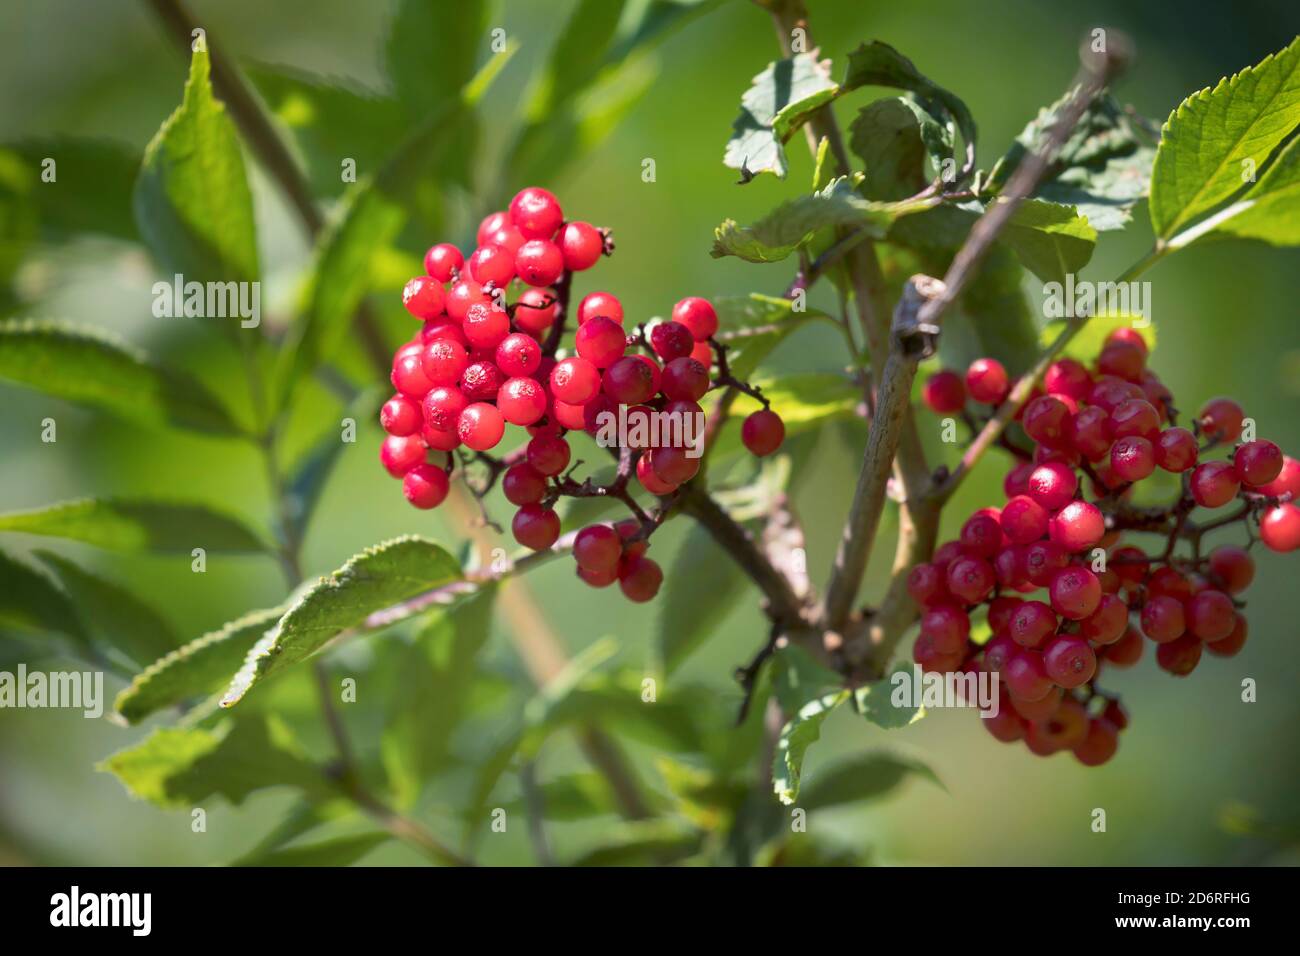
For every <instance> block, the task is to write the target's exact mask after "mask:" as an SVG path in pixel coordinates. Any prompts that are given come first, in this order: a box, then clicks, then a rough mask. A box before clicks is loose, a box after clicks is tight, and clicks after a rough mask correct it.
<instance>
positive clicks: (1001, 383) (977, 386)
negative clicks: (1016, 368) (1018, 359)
mask: <svg viewBox="0 0 1300 956" xmlns="http://www.w3.org/2000/svg"><path fill="white" fill-rule="evenodd" d="M1009 388H1010V382H1009V380H1008V379H1007V370H1006V369H1005V368H1004V367H1003V365H1002V363H1001V362H999V361H998V360H997V359H991V358H977V359H976V360H975V361H973V362H971V363H970V367H969V368H968V369H966V390H967V391H968V392H970V397H971V398H973V399H974V400H975V401H977V402H982V403H983V404H985V405H997V404H998V403H999V402H1001V401H1002V399H1004V398H1006V397H1007V391H1008V389H1009Z"/></svg>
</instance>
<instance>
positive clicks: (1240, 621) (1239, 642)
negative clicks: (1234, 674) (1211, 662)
mask: <svg viewBox="0 0 1300 956" xmlns="http://www.w3.org/2000/svg"><path fill="white" fill-rule="evenodd" d="M1248 630H1249V628H1248V627H1247V625H1246V618H1245V617H1244V616H1243V615H1242V614H1240V613H1238V614H1236V615H1234V617H1233V624H1232V633H1231V634H1229V635H1228V636H1227V637H1225V638H1223V639H1222V640H1218V641H1214V642H1213V643H1210V644H1206V645H1205V649H1206V650H1207V651H1209V652H1210V653H1211V654H1213V655H1214V656H1215V657H1235V656H1236V655H1237V653H1238V652H1239V651H1240V650H1241V649H1242V648H1243V647H1245V646H1246V633H1247V631H1248Z"/></svg>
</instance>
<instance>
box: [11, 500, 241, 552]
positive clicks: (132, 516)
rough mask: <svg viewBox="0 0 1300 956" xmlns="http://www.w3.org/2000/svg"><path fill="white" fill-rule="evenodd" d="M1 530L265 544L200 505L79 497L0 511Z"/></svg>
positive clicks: (166, 545)
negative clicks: (32, 506) (41, 506)
mask: <svg viewBox="0 0 1300 956" xmlns="http://www.w3.org/2000/svg"><path fill="white" fill-rule="evenodd" d="M0 531H22V532H24V533H26V534H40V535H48V536H51V537H56V538H69V539H71V540H73V541H83V542H85V543H86V544H93V545H95V546H97V547H100V548H106V549H108V550H110V551H165V552H166V551H171V552H185V553H189V552H190V551H191V550H192V549H194V548H203V549H204V550H206V551H218V552H242V553H252V552H258V551H264V550H266V545H265V543H264V542H263V541H262V540H261V539H259V538H258V537H257V536H256V535H254V534H253V533H252V532H251V531H249V530H248V529H247V528H245V527H244V526H243V525H242V524H240V523H239V522H238V521H236V520H235V519H234V518H230V517H227V516H226V515H223V514H219V513H218V512H216V511H212V510H211V509H209V508H208V507H206V506H204V505H186V504H170V503H163V502H157V501H136V500H126V499H121V498H77V499H75V500H72V501H63V502H60V503H58V504H53V505H46V506H45V507H43V508H32V509H30V510H27V511H7V512H4V513H2V514H0Z"/></svg>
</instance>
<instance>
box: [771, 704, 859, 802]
mask: <svg viewBox="0 0 1300 956" xmlns="http://www.w3.org/2000/svg"><path fill="white" fill-rule="evenodd" d="M848 699H849V691H847V690H838V691H835V692H834V693H830V694H826V695H824V696H822V697H817V698H814V699H813V700H810V701H809V702H808V703H806V704H804V705H803V707H801V708H799V710H798V711H797V712H796V713H795V715H794V717H793V718H791V720H790V721H789V722H788V723H787V724H786V725H785V726H784V727H782V728H781V736H780V737H779V738H778V739H777V742H776V755H775V757H773V759H772V786H773V789H774V790H775V792H776V796H777V799H778V800H780V801H781V802H782V803H784V804H785V805H787V806H789V805H790V804H792V803H794V802H795V801H796V800H797V799H798V798H799V778H800V776H801V775H802V773H803V761H804V757H805V756H806V755H807V753H808V748H809V747H811V746H812V745H813V744H815V743H816V742H817V741H818V740H819V739H820V738H821V735H822V724H823V723H824V722H825V721H826V718H827V717H828V716H830V713H831V711H833V710H834V709H835V708H836V707H838V706H839V705H840V704H842V703H844V702H845V701H846V700H848Z"/></svg>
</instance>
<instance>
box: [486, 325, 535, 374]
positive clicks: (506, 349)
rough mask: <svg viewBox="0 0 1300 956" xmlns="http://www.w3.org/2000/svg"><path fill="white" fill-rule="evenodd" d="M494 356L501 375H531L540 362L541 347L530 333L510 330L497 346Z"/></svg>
mask: <svg viewBox="0 0 1300 956" xmlns="http://www.w3.org/2000/svg"><path fill="white" fill-rule="evenodd" d="M495 358H496V365H497V368H499V369H500V370H501V373H502V374H503V375H507V376H510V377H511V378H514V377H515V376H519V375H532V374H533V373H534V372H536V371H537V368H538V366H540V365H541V364H542V347H541V346H540V345H538V344H537V340H536V339H534V338H533V337H532V336H531V335H525V334H524V333H522V332H512V333H511V334H509V335H507V336H506V337H505V338H504V339H502V340H501V344H500V345H498V346H497V350H496V356H495Z"/></svg>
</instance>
